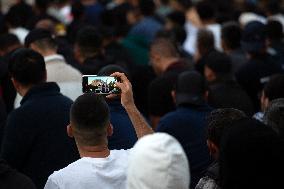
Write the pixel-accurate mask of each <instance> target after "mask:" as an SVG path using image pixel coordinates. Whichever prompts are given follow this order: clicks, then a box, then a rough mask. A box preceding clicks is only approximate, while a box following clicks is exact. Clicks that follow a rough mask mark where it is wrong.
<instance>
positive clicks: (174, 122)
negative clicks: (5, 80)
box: [156, 71, 212, 188]
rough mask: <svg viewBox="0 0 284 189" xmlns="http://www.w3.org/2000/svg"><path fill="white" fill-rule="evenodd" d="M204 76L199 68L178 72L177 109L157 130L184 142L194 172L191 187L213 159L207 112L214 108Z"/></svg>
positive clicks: (182, 143)
mask: <svg viewBox="0 0 284 189" xmlns="http://www.w3.org/2000/svg"><path fill="white" fill-rule="evenodd" d="M206 91H207V89H206V85H205V80H204V78H203V77H202V76H201V75H200V74H199V73H198V72H196V71H186V72H183V73H181V74H180V75H179V77H178V80H177V82H176V89H175V91H173V92H172V95H173V98H174V101H175V102H176V105H177V109H176V110H175V111H172V112H169V113H168V114H166V115H165V116H164V117H162V119H161V121H160V122H159V124H158V127H157V130H156V131H157V132H165V133H168V134H170V135H172V136H174V137H175V138H176V139H177V140H178V141H179V142H180V143H181V145H182V147H183V149H184V151H185V153H186V155H187V158H188V161H189V164H190V172H191V188H194V187H195V185H196V184H197V182H198V180H199V179H200V178H201V177H202V176H203V173H204V171H205V170H206V168H207V167H208V166H209V165H210V163H211V159H210V156H209V151H208V148H207V146H206V133H205V128H206V127H207V124H206V116H207V115H208V114H209V113H210V111H211V110H212V108H211V107H209V106H208V104H207V103H206V101H205V96H206Z"/></svg>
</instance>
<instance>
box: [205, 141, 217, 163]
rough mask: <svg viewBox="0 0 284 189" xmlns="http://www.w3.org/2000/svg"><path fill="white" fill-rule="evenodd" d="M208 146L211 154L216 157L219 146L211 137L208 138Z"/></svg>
mask: <svg viewBox="0 0 284 189" xmlns="http://www.w3.org/2000/svg"><path fill="white" fill-rule="evenodd" d="M207 146H208V149H209V152H210V154H211V155H212V156H213V157H215V158H216V156H217V155H218V154H219V148H218V147H217V146H216V145H215V144H214V143H213V142H212V141H211V140H209V139H208V140H207Z"/></svg>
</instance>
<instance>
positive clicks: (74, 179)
mask: <svg viewBox="0 0 284 189" xmlns="http://www.w3.org/2000/svg"><path fill="white" fill-rule="evenodd" d="M128 156H129V150H111V151H110V155H109V156H108V157H107V158H89V157H83V158H81V159H79V160H78V161H75V162H74V163H71V164H70V165H68V166H67V167H65V168H63V169H61V170H59V171H55V172H54V173H53V174H52V175H50V176H49V178H48V180H47V182H46V184H45V187H44V189H91V188H92V189H103V188H105V189H112V188H115V189H125V188H126V172H127V167H128Z"/></svg>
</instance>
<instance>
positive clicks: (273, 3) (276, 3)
mask: <svg viewBox="0 0 284 189" xmlns="http://www.w3.org/2000/svg"><path fill="white" fill-rule="evenodd" d="M280 7H281V0H269V1H267V3H266V5H265V8H266V10H267V11H268V12H269V13H270V14H278V13H279V12H281V8H280Z"/></svg>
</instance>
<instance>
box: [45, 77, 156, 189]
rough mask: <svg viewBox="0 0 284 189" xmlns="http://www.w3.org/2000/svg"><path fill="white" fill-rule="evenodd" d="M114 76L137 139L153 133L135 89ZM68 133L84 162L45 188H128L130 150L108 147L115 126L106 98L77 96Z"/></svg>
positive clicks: (55, 177) (63, 171)
mask: <svg viewBox="0 0 284 189" xmlns="http://www.w3.org/2000/svg"><path fill="white" fill-rule="evenodd" d="M111 76H115V77H119V78H120V80H121V83H116V85H117V86H118V87H119V88H120V89H121V103H122V105H123V107H124V108H125V110H126V112H127V113H128V115H129V117H130V119H131V121H132V123H133V126H134V128H135V131H136V134H137V137H138V138H140V137H142V136H144V135H146V134H150V133H153V131H152V129H151V128H150V127H149V126H148V124H147V123H146V121H145V119H144V118H143V117H142V116H141V114H140V112H139V111H138V109H137V108H136V106H135V104H134V100H133V94H132V87H131V84H130V82H129V80H128V79H127V77H126V76H125V75H124V74H122V73H118V72H116V73H114V74H112V75H111ZM113 96H115V95H114V94H112V95H109V96H108V97H109V98H110V97H113ZM67 132H68V135H69V136H71V137H74V138H75V141H76V145H77V148H78V151H79V153H80V156H81V159H79V160H77V161H75V162H73V163H71V164H69V165H68V166H67V167H65V168H63V169H61V170H59V171H56V172H54V173H53V174H52V175H50V177H49V178H48V181H47V182H46V185H45V187H44V188H45V189H54V188H58V189H67V188H68V189H72V188H74V189H75V188H76V189H78V188H81V189H89V188H118V189H124V188H126V170H127V167H128V157H129V150H109V148H108V139H107V137H108V136H111V135H112V133H113V127H112V125H111V123H110V113H109V108H108V105H107V103H106V101H105V100H104V98H103V96H101V95H96V94H93V93H86V94H83V95H81V96H80V97H78V98H77V99H76V101H75V102H74V104H73V105H72V107H71V110H70V124H69V125H68V127H67Z"/></svg>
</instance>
